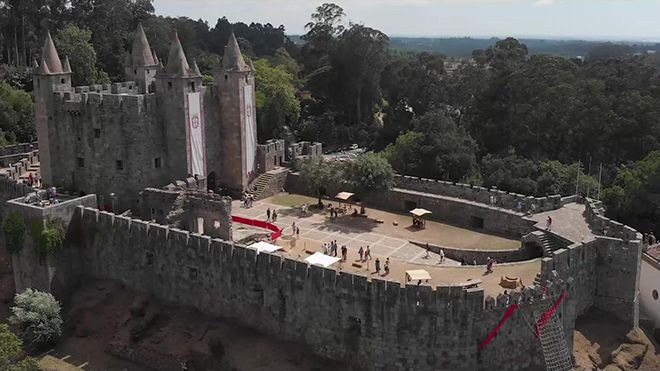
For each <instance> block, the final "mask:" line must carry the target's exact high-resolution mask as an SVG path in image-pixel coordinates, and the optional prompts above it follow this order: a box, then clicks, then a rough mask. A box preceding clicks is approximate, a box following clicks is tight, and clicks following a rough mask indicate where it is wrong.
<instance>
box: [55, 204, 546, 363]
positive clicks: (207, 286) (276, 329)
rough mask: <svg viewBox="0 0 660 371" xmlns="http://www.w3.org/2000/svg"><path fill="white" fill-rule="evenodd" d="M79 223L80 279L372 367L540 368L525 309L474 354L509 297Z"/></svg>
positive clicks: (160, 231)
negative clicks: (111, 282) (118, 284)
mask: <svg viewBox="0 0 660 371" xmlns="http://www.w3.org/2000/svg"><path fill="white" fill-rule="evenodd" d="M70 228H71V229H72V230H73V231H76V233H75V235H76V236H79V237H78V238H77V239H76V240H72V241H68V242H70V244H71V246H70V248H71V249H72V250H75V251H79V254H80V257H81V264H80V266H81V267H82V272H81V273H83V274H86V275H88V276H91V277H95V278H110V279H116V280H120V281H122V282H124V283H125V284H126V285H127V286H129V287H131V288H132V289H135V290H138V291H143V292H149V293H153V294H154V295H156V296H157V297H159V298H161V299H165V300H171V301H174V302H177V303H185V304H188V305H193V306H195V307H197V308H199V309H200V310H202V311H203V312H205V313H208V314H211V315H218V316H222V317H225V318H231V319H235V320H238V321H240V322H242V323H244V324H246V325H249V326H252V327H255V328H259V329H260V330H263V331H266V332H268V333H270V334H273V335H276V336H279V337H283V338H285V339H292V340H298V341H303V342H305V343H307V344H308V345H309V346H311V348H312V349H313V350H314V351H315V352H317V353H319V354H321V355H323V356H327V357H330V358H333V359H340V360H346V361H348V362H349V363H352V364H356V365H358V366H361V367H363V368H365V369H369V370H382V369H387V370H421V371H424V370H491V369H493V368H502V369H507V370H533V369H538V368H539V367H541V364H542V363H541V362H542V357H541V353H540V347H539V344H538V342H537V341H535V340H534V334H533V332H532V331H531V330H530V329H529V327H528V325H527V323H526V321H525V319H527V320H529V318H526V316H525V314H526V315H527V317H528V316H529V315H530V311H531V307H525V305H523V310H521V312H520V315H519V316H517V317H515V318H513V319H512V320H511V321H509V322H507V324H506V326H505V327H504V328H503V330H502V331H501V332H500V335H498V336H497V337H496V338H495V340H494V341H493V342H492V343H491V344H490V345H489V346H488V347H487V349H486V350H484V351H483V352H478V351H477V345H478V343H479V341H480V340H481V339H483V338H484V337H485V336H486V334H487V333H488V332H489V331H490V330H492V329H493V327H494V326H495V325H496V324H497V322H498V321H499V320H500V318H501V316H502V313H503V311H504V304H503V303H502V302H496V303H495V304H493V303H491V304H490V306H489V309H484V295H483V290H481V289H470V290H465V289H463V288H461V287H437V288H431V287H428V286H416V285H408V286H406V287H401V285H400V284H399V283H394V282H385V281H382V280H379V279H371V280H369V279H367V277H364V276H358V275H351V274H346V273H339V274H337V272H336V271H335V270H334V269H325V268H321V267H317V266H308V265H307V264H306V263H305V262H300V261H294V260H291V259H288V258H283V257H281V256H278V255H272V254H265V253H262V254H259V255H257V254H256V253H255V251H254V250H251V249H247V248H245V247H242V246H238V245H233V244H232V243H229V242H226V241H222V240H218V239H211V238H210V237H208V236H201V235H196V234H192V233H188V232H185V231H181V230H177V229H169V228H167V227H164V226H161V225H156V224H149V223H146V222H143V221H139V220H134V219H129V218H126V217H121V216H116V215H112V214H110V213H107V212H99V211H98V210H95V209H89V208H85V209H83V208H79V209H77V210H76V215H74V218H73V221H72V224H71V227H70ZM76 246H77V247H78V248H77V249H76ZM539 292H540V290H538V291H532V290H528V291H526V292H525V294H524V295H526V296H527V298H528V299H529V297H530V296H531V295H533V294H534V293H536V294H537V295H538V293H539ZM490 300H491V301H492V299H490ZM524 308H527V309H524ZM512 349H515V350H516V351H515V352H513V351H511V350H512Z"/></svg>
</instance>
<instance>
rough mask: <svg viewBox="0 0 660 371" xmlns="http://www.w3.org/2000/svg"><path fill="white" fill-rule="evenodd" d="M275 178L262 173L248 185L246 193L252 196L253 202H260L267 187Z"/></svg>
mask: <svg viewBox="0 0 660 371" xmlns="http://www.w3.org/2000/svg"><path fill="white" fill-rule="evenodd" d="M274 177H275V176H274V175H273V174H270V173H263V174H261V175H259V176H258V177H257V178H256V179H255V180H253V181H252V183H250V185H249V186H248V192H249V193H250V194H251V195H252V196H254V199H255V200H260V199H261V198H262V197H261V196H262V195H263V193H264V191H265V190H266V188H268V185H269V184H270V183H271V181H272V180H273V178H274Z"/></svg>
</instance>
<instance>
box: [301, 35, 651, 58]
mask: <svg viewBox="0 0 660 371" xmlns="http://www.w3.org/2000/svg"><path fill="white" fill-rule="evenodd" d="M289 38H290V39H291V41H293V42H294V43H300V42H302V41H301V39H300V36H299V35H292V36H289ZM498 40H501V39H500V38H490V39H479V38H471V37H390V47H391V48H392V49H397V50H402V51H416V52H423V51H426V52H430V53H439V54H444V55H446V56H448V57H454V58H467V57H470V56H471V55H472V51H473V50H475V49H486V48H488V47H489V46H491V45H493V44H495V43H496V42H497V41H498ZM519 40H520V41H521V42H522V43H524V44H525V45H527V48H528V49H529V52H530V54H551V55H559V56H563V57H569V58H572V57H577V56H586V55H587V54H588V52H589V50H590V49H591V48H593V47H594V46H597V45H601V44H604V43H605V41H587V40H552V39H519ZM618 43H620V44H626V45H630V46H631V47H632V51H633V52H635V53H642V52H646V51H648V50H657V51H658V52H660V43H643V42H638V43H635V42H618Z"/></svg>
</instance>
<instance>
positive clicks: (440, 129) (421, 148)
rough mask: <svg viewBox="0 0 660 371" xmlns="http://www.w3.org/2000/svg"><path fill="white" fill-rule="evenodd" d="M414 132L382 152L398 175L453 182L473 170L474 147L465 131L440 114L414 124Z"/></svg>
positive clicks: (475, 161) (474, 166) (428, 116)
mask: <svg viewBox="0 0 660 371" xmlns="http://www.w3.org/2000/svg"><path fill="white" fill-rule="evenodd" d="M412 125H413V130H412V131H411V132H410V133H405V134H402V135H401V136H400V137H399V138H397V141H396V142H395V143H394V144H393V145H390V146H388V148H386V150H385V157H386V158H387V159H388V160H389V161H390V163H391V164H392V165H393V166H394V169H396V170H397V171H398V172H399V173H402V174H405V175H415V176H422V177H427V178H433V179H445V180H452V181H459V180H464V179H466V178H468V177H470V176H471V175H472V174H473V172H474V171H475V170H476V164H477V159H476V150H477V145H476V143H475V141H474V139H472V137H470V135H469V134H468V133H467V131H466V130H465V129H464V128H463V127H461V126H458V125H456V123H455V122H454V121H453V120H451V119H449V118H447V116H446V115H445V114H444V113H443V112H442V111H439V110H434V111H430V112H428V113H427V114H425V115H424V116H422V117H420V118H419V119H415V120H413V124H412Z"/></svg>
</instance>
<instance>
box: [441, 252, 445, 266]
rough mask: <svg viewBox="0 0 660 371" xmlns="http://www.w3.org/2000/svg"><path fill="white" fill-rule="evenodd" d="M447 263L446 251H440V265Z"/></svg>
mask: <svg viewBox="0 0 660 371" xmlns="http://www.w3.org/2000/svg"><path fill="white" fill-rule="evenodd" d="M444 262H445V250H443V249H440V264H442V263H444Z"/></svg>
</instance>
